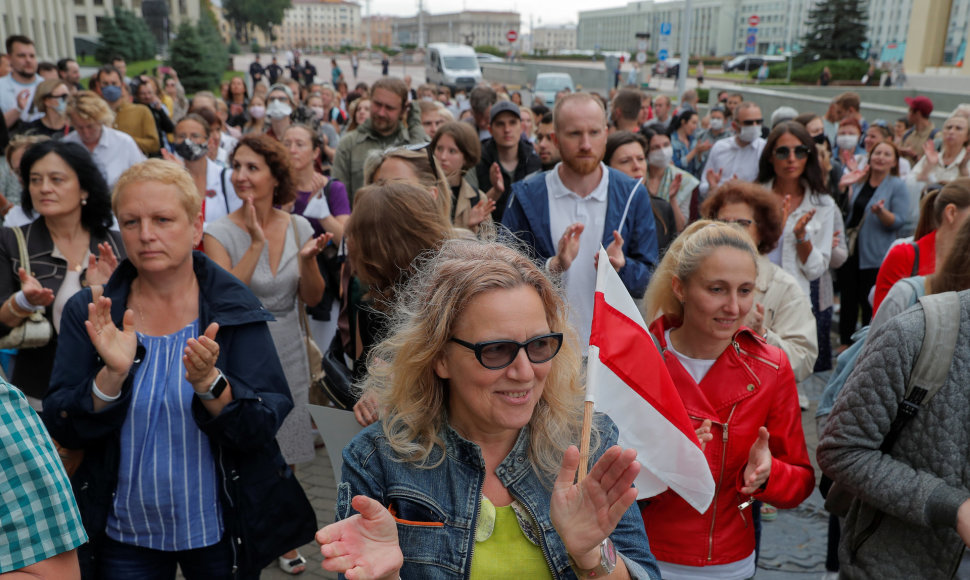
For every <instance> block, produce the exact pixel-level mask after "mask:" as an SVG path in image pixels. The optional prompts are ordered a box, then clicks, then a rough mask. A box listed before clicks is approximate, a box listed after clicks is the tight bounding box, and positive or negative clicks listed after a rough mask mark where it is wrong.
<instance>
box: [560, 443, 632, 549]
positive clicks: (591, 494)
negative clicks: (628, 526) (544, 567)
mask: <svg viewBox="0 0 970 580" xmlns="http://www.w3.org/2000/svg"><path fill="white" fill-rule="evenodd" d="M636 456H637V452H636V451H634V450H633V449H621V448H620V446H618V445H614V446H613V447H610V448H609V449H607V450H606V453H604V454H603V456H602V457H600V459H599V461H597V462H596V465H594V466H593V468H592V469H591V470H590V472H589V476H587V477H586V479H584V480H583V481H582V483H574V481H575V480H576V470H577V468H578V467H579V450H578V449H577V448H576V446H575V445H570V446H569V448H568V449H567V450H566V453H565V454H564V455H563V459H562V469H560V470H559V477H558V478H556V483H555V486H554V487H553V491H552V498H551V500H550V507H549V517H550V519H551V520H552V525H553V527H555V528H556V531H557V532H558V533H559V537H560V538H562V541H563V544H564V545H565V547H566V552H567V553H568V554H569V555H570V556H572V557H573V560H575V561H576V564H577V566H578V567H580V568H593V567H595V566H596V565H597V564H598V563H599V561H600V553H599V545H600V544H601V543H602V542H603V540H605V539H606V537H607V536H609V535H610V534H611V533H612V532H613V530H614V529H615V528H616V525H617V524H618V523H619V522H620V519H621V518H622V517H623V514H624V512H626V510H627V508H629V507H630V506H631V505H633V502H634V501H636V499H637V490H636V488H634V487H631V485H632V484H633V480H634V479H635V478H636V476H637V474H639V473H640V464H639V463H637V462H636V461H635V460H636Z"/></svg>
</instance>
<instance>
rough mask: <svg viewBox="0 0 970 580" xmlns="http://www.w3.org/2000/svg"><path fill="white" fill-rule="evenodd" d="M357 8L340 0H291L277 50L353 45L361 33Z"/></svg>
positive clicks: (285, 14) (358, 6)
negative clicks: (281, 47)
mask: <svg viewBox="0 0 970 580" xmlns="http://www.w3.org/2000/svg"><path fill="white" fill-rule="evenodd" d="M360 23H361V20H360V5H359V4H355V3H353V2H343V1H341V0H293V7H292V8H288V9H287V10H286V12H285V13H284V15H283V24H282V26H280V36H279V39H278V41H277V42H278V44H279V45H280V46H287V47H294V48H301V49H307V48H309V49H319V48H322V47H332V48H337V47H340V46H348V45H351V46H352V45H356V44H357V43H358V42H359V41H360V33H361V25H360Z"/></svg>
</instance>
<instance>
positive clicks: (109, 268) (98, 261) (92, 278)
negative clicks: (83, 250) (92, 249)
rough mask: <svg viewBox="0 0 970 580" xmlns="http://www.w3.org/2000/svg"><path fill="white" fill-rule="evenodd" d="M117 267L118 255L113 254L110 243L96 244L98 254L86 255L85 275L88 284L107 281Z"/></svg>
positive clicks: (98, 284) (100, 283) (98, 283)
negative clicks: (86, 268) (86, 266)
mask: <svg viewBox="0 0 970 580" xmlns="http://www.w3.org/2000/svg"><path fill="white" fill-rule="evenodd" d="M117 267H118V256H115V252H114V250H113V249H112V248H111V244H109V243H108V242H101V243H100V244H98V255H97V256H95V255H94V254H91V255H90V256H88V271H87V274H86V275H85V278H86V279H87V282H88V285H89V286H100V285H102V284H105V283H107V282H108V279H109V278H111V274H112V273H113V272H114V271H115V268H117Z"/></svg>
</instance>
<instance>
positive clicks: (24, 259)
mask: <svg viewBox="0 0 970 580" xmlns="http://www.w3.org/2000/svg"><path fill="white" fill-rule="evenodd" d="M10 229H12V230H13V235H14V237H16V238H17V249H18V250H19V251H20V267H21V268H23V269H24V272H27V274H28V275H31V274H30V256H29V255H28V254H27V240H26V239H25V238H24V231H23V230H22V229H20V228H19V227H14V228H10Z"/></svg>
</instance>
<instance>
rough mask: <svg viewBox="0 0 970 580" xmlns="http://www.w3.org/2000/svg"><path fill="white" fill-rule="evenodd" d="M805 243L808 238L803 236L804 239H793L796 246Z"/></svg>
mask: <svg viewBox="0 0 970 580" xmlns="http://www.w3.org/2000/svg"><path fill="white" fill-rule="evenodd" d="M807 241H809V239H808V236H805V237H804V238H795V243H796V244H804V243H805V242H807Z"/></svg>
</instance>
